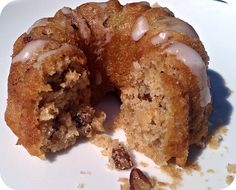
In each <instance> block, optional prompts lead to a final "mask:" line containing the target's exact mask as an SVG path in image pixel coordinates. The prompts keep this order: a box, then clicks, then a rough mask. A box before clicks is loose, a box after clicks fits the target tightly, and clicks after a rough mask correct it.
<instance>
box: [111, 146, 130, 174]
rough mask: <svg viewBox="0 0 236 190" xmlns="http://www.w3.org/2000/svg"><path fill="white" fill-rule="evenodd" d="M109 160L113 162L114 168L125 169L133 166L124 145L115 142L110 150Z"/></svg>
mask: <svg viewBox="0 0 236 190" xmlns="http://www.w3.org/2000/svg"><path fill="white" fill-rule="evenodd" d="M111 162H112V163H114V166H115V168H116V169H119V170H126V169H130V168H132V167H133V162H132V160H131V157H130V155H129V153H128V151H127V150H126V149H125V147H124V146H123V145H122V144H120V143H117V144H115V145H114V146H113V147H112V150H111Z"/></svg>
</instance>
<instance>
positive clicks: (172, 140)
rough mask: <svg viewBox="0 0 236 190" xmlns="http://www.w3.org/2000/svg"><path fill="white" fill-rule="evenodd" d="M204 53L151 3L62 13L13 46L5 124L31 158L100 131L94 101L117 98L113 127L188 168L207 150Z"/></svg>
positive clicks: (157, 156) (184, 27)
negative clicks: (194, 153) (193, 150)
mask: <svg viewBox="0 0 236 190" xmlns="http://www.w3.org/2000/svg"><path fill="white" fill-rule="evenodd" d="M207 65H208V56H207V53H206V51H205V49H204V46H203V44H202V43H201V41H200V39H199V37H198V35H197V33H196V32H195V31H194V29H193V28H192V26H190V25H189V24H188V23H186V22H184V21H182V20H180V19H178V18H175V17H174V14H173V13H172V12H171V11H170V10H168V9H167V8H163V7H155V8H154V7H150V5H149V4H148V3H146V2H140V3H129V4H126V5H124V6H122V5H121V4H120V3H119V2H118V1H117V0H110V1H108V2H105V3H86V4H83V5H81V6H79V7H77V8H76V9H74V10H72V9H71V8H67V7H64V8H62V9H61V10H59V11H58V12H57V13H56V14H55V16H54V17H51V18H43V19H40V20H39V21H37V22H35V23H34V24H33V25H32V26H31V27H30V28H29V29H28V31H27V32H25V33H23V34H22V35H21V36H20V37H19V38H18V39H17V40H16V42H15V44H14V47H13V55H12V64H11V69H10V74H9V79H8V104H7V109H6V112H5V120H6V122H7V124H8V126H9V127H10V128H11V130H12V131H13V132H14V133H15V134H16V136H17V137H18V138H19V140H18V144H21V145H23V146H24V147H25V148H26V149H27V150H28V152H29V153H30V154H31V155H34V156H38V157H41V158H43V157H44V156H45V154H46V153H47V152H55V151H59V150H62V149H65V148H67V147H69V146H71V145H72V144H74V143H75V142H76V141H77V140H79V139H81V138H88V139H90V138H91V137H93V136H94V135H96V134H101V133H103V132H104V130H105V129H104V128H103V122H104V120H105V118H106V115H105V113H104V112H103V111H102V110H100V111H99V110H96V109H95V108H94V103H95V102H97V101H99V100H100V99H101V98H102V97H104V95H105V94H106V93H108V92H112V91H114V92H116V93H118V94H119V95H120V99H121V103H122V104H121V112H120V114H119V116H118V117H117V119H116V121H115V124H114V125H115V126H116V127H119V128H122V129H123V130H124V131H125V133H126V137H127V142H128V145H129V146H130V148H131V149H135V150H138V151H140V152H142V153H144V154H145V155H146V156H148V157H150V158H151V159H153V161H155V162H156V163H157V164H161V165H163V164H166V163H167V162H168V161H169V160H170V159H171V160H174V161H175V162H176V163H177V164H178V165H184V164H185V163H186V160H187V157H188V149H189V146H190V145H191V144H198V145H203V144H204V139H205V137H206V136H207V131H208V115H209V113H210V111H211V95H210V91H209V82H208V78H207V73H206V68H207Z"/></svg>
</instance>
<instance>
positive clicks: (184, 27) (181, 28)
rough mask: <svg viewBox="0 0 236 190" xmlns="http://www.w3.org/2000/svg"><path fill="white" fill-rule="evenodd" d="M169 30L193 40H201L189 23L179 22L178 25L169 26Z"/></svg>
mask: <svg viewBox="0 0 236 190" xmlns="http://www.w3.org/2000/svg"><path fill="white" fill-rule="evenodd" d="M167 30H171V31H176V32H180V33H183V34H185V35H187V36H189V37H190V38H193V39H198V38H199V37H198V35H197V33H196V32H195V30H194V29H193V28H192V27H191V26H190V25H188V24H187V23H185V22H183V21H182V22H179V23H178V24H177V23H176V24H173V25H170V26H168V27H167Z"/></svg>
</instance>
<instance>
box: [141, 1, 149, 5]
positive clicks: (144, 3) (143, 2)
mask: <svg viewBox="0 0 236 190" xmlns="http://www.w3.org/2000/svg"><path fill="white" fill-rule="evenodd" d="M139 3H141V4H143V5H147V6H150V3H149V2H147V1H140V2H139Z"/></svg>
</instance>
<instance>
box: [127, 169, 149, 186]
mask: <svg viewBox="0 0 236 190" xmlns="http://www.w3.org/2000/svg"><path fill="white" fill-rule="evenodd" d="M129 183H130V190H151V188H152V184H151V182H150V181H149V179H148V178H147V176H146V175H144V174H143V172H142V171H141V170H140V169H138V168H133V169H132V171H131V173H130V178H129Z"/></svg>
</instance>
